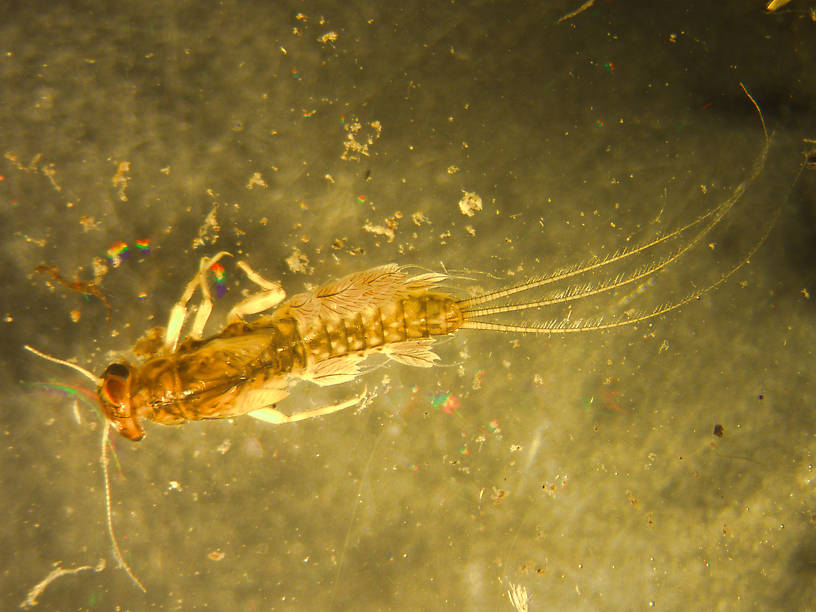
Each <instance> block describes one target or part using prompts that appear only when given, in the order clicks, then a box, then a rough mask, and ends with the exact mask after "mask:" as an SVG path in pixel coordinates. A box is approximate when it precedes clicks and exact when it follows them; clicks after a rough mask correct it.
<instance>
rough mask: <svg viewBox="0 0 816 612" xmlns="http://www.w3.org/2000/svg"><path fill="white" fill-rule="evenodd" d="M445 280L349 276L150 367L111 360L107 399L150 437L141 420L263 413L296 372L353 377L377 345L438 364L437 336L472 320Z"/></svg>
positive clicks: (120, 423) (125, 421)
mask: <svg viewBox="0 0 816 612" xmlns="http://www.w3.org/2000/svg"><path fill="white" fill-rule="evenodd" d="M443 278H445V277H444V275H439V274H423V275H420V276H416V277H408V276H407V275H406V274H405V273H404V272H403V271H402V270H401V269H400V268H399V267H397V266H396V265H388V266H381V267H379V268H375V269H373V270H369V271H366V272H363V273H359V274H354V275H351V276H348V277H346V278H344V279H341V280H340V281H337V282H336V283H332V284H330V285H327V286H325V287H323V288H321V289H318V290H317V291H314V292H311V293H304V294H299V295H296V296H294V297H292V298H290V299H289V300H287V301H286V302H284V303H283V304H281V305H280V306H279V307H278V308H277V309H276V310H274V311H273V312H272V313H271V314H270V315H263V316H260V317H258V318H257V319H255V320H254V321H252V322H244V321H237V322H234V323H231V324H230V325H228V326H227V327H225V328H224V330H223V331H222V332H221V333H219V334H217V335H215V336H213V337H210V338H208V339H205V340H193V339H187V340H185V341H184V342H182V343H181V344H180V345H179V347H178V348H177V349H176V350H175V351H173V352H169V353H167V354H162V352H161V351H159V352H158V354H156V355H155V356H153V357H151V358H149V359H148V360H147V361H145V362H144V363H142V364H141V365H131V364H130V363H127V362H120V363H114V364H111V365H110V366H109V367H108V368H107V369H106V370H105V373H104V374H103V375H102V383H101V385H100V386H99V389H98V396H99V399H100V402H101V404H102V406H103V409H104V411H105V414H106V416H107V417H108V419H109V420H110V421H111V423H113V424H114V425H115V427H116V429H117V430H118V431H119V433H121V434H122V435H124V436H125V437H127V438H130V439H131V440H140V439H141V438H142V437H143V436H144V430H143V429H142V426H141V424H140V422H139V421H140V420H141V419H148V420H150V421H154V422H156V423H161V424H165V425H175V424H180V423H183V422H185V421H192V420H202V419H220V418H229V417H234V416H238V415H241V414H246V413H252V412H255V411H259V410H262V409H265V408H269V407H271V406H273V405H274V404H275V403H277V402H279V401H280V400H282V399H283V398H285V397H286V396H287V395H288V391H287V387H289V386H290V385H291V383H292V380H293V379H305V380H310V381H311V382H314V383H316V384H319V385H323V386H328V385H334V384H340V383H343V382H347V381H350V380H353V379H354V378H356V377H357V376H358V375H359V370H358V368H357V366H358V363H359V362H360V361H362V360H363V359H365V358H366V357H367V356H369V355H370V354H373V353H375V352H383V353H385V354H386V355H387V356H388V357H390V358H391V359H393V360H395V361H400V362H403V363H407V364H409V365H415V366H417V365H418V366H431V365H433V362H434V361H435V360H436V359H438V356H437V355H436V354H435V353H434V352H433V351H431V350H430V348H429V346H430V344H431V343H432V342H433V340H432V338H433V337H434V336H440V335H447V334H450V333H453V332H454V331H456V330H457V329H458V328H459V327H460V326H461V325H462V323H463V322H464V315H463V313H462V312H461V310H460V309H459V308H458V306H457V301H456V300H455V299H454V298H453V297H451V296H449V295H447V294H445V293H441V292H435V291H430V290H429V288H430V287H432V286H433V285H434V284H435V283H436V282H438V281H440V280H442V279H443Z"/></svg>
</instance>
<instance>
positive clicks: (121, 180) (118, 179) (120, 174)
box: [111, 161, 130, 202]
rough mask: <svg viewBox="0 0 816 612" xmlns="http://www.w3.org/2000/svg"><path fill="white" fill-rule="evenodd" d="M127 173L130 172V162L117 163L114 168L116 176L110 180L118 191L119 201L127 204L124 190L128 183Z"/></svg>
mask: <svg viewBox="0 0 816 612" xmlns="http://www.w3.org/2000/svg"><path fill="white" fill-rule="evenodd" d="M128 172H130V162H126V161H125V162H119V163H118V165H117V167H116V174H114V175H113V178H112V179H111V183H112V184H113V186H114V187H115V188H116V189H118V190H119V199H120V200H121V201H122V202H127V194H126V193H125V190H126V189H127V186H128V183H129V182H130V177H129V176H127V173H128Z"/></svg>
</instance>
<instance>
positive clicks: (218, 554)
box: [207, 550, 226, 561]
mask: <svg viewBox="0 0 816 612" xmlns="http://www.w3.org/2000/svg"><path fill="white" fill-rule="evenodd" d="M225 556H226V553H224V552H223V551H220V550H214V551H212V552H210V553H208V554H207V557H208V558H209V559H210V560H211V561H221V559H223V558H224V557H225Z"/></svg>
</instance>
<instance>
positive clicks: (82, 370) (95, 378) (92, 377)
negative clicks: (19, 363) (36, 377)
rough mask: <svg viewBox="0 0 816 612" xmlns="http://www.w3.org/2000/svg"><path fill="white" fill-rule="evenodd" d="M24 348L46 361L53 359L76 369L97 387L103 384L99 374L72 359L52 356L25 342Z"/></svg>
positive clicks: (54, 361)
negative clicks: (72, 361) (66, 359)
mask: <svg viewBox="0 0 816 612" xmlns="http://www.w3.org/2000/svg"><path fill="white" fill-rule="evenodd" d="M23 348H24V349H25V350H27V351H30V352H32V353H34V354H35V355H36V356H37V357H42V358H43V359H45V360H46V361H51V362H53V363H58V364H60V365H64V366H68V367H69V368H71V369H73V370H76V371H77V372H79V373H80V374H82V375H83V376H85V377H86V378H88V379H90V380H92V381H93V383H94V384H95V385H96V386H97V387H101V386H102V379H101V378H99V377H98V376H95V375H94V374H92V373H91V372H89V371H88V370H86V369H85V368H83V367H82V366H79V365H77V364H75V363H71V362H70V361H65V360H64V359H58V358H57V357H52V356H51V355H48V354H46V353H43V352H42V351H38V350H37V349H35V348H34V347H32V346H28V345H27V344H24V345H23Z"/></svg>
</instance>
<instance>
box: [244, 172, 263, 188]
mask: <svg viewBox="0 0 816 612" xmlns="http://www.w3.org/2000/svg"><path fill="white" fill-rule="evenodd" d="M255 187H263V188H266V187H267V184H266V183H265V182H264V180H263V177H262V176H261V173H260V172H255V173H254V174H253V175H252V176H251V177H250V178H249V182H248V183H247V189H254V188H255Z"/></svg>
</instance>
